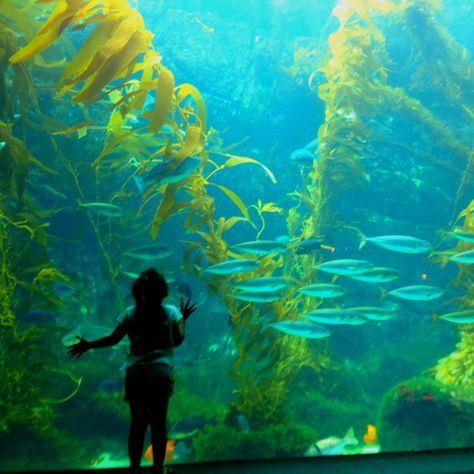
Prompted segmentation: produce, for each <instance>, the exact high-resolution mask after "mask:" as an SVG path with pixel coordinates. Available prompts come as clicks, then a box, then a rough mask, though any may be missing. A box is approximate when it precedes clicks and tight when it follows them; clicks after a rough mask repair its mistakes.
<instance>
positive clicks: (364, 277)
mask: <svg viewBox="0 0 474 474" xmlns="http://www.w3.org/2000/svg"><path fill="white" fill-rule="evenodd" d="M401 275H402V274H401V273H400V272H399V271H398V270H394V269H393V268H385V267H374V268H371V269H370V270H367V271H366V272H364V273H361V274H359V275H349V278H351V279H352V280H357V281H365V282H367V283H386V282H389V281H393V280H396V279H397V278H400V276H401Z"/></svg>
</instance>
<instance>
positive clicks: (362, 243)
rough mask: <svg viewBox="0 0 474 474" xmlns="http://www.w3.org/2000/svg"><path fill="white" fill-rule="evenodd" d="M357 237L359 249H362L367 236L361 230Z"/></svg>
mask: <svg viewBox="0 0 474 474" xmlns="http://www.w3.org/2000/svg"><path fill="white" fill-rule="evenodd" d="M359 238H360V242H359V250H362V249H363V248H364V246H365V244H366V243H367V237H366V236H365V235H364V234H363V233H362V232H359Z"/></svg>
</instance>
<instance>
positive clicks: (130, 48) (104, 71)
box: [72, 31, 149, 103]
mask: <svg viewBox="0 0 474 474" xmlns="http://www.w3.org/2000/svg"><path fill="white" fill-rule="evenodd" d="M148 43H149V36H148V35H147V34H146V33H144V32H141V31H135V32H134V33H133V34H132V36H131V38H130V40H129V42H128V43H127V45H126V46H125V47H124V48H123V49H122V50H121V51H118V52H117V53H116V54H115V55H113V56H112V57H110V58H109V60H108V61H106V63H105V64H104V65H103V66H102V67H101V68H100V69H99V70H98V71H97V73H96V74H95V75H94V76H93V77H92V79H90V80H88V81H87V82H86V84H85V86H84V88H83V89H82V91H81V92H80V93H79V94H78V95H76V96H75V97H74V98H73V99H72V100H73V102H76V103H77V102H82V101H87V102H88V103H90V102H92V101H93V100H94V99H95V97H96V96H97V95H98V94H99V93H100V92H101V91H102V89H103V88H104V87H105V86H106V85H107V84H108V83H109V82H110V81H112V80H113V79H114V78H115V76H116V75H117V74H119V73H120V72H121V71H123V70H124V69H125V68H126V67H128V66H129V65H130V63H132V62H133V61H135V59H136V57H137V56H138V55H139V54H140V53H141V52H142V51H143V50H144V49H145V48H146V47H147V45H148Z"/></svg>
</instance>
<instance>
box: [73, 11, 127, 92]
mask: <svg viewBox="0 0 474 474" xmlns="http://www.w3.org/2000/svg"><path fill="white" fill-rule="evenodd" d="M134 26H135V22H134V17H130V18H127V17H124V16H123V15H119V16H118V17H117V16H114V17H112V18H111V23H108V28H106V32H107V33H108V34H107V35H106V36H105V37H104V38H103V39H104V41H103V42H102V44H101V45H100V46H99V47H98V48H94V49H93V48H92V45H90V49H91V50H92V51H91V53H94V56H92V57H91V58H89V61H88V62H87V64H83V62H82V60H81V64H79V66H87V67H84V68H83V69H79V70H78V72H79V74H78V75H75V76H73V78H72V79H71V81H73V82H74V83H77V82H80V81H83V80H85V79H88V78H90V77H91V76H92V75H94V74H95V73H96V72H97V71H98V70H99V69H100V68H101V67H102V66H103V65H104V64H105V63H106V62H107V61H108V60H109V59H110V58H112V57H113V56H115V55H116V54H118V53H119V52H120V51H121V50H122V49H123V48H125V47H126V45H127V43H128V42H129V41H130V38H131V37H132V35H133V33H134V32H135V30H136V28H135V27H134ZM94 33H95V31H94ZM94 33H93V34H92V35H94ZM99 33H100V36H98V37H97V40H99V39H102V33H103V32H101V31H99ZM84 46H86V45H84ZM88 47H89V45H88Z"/></svg>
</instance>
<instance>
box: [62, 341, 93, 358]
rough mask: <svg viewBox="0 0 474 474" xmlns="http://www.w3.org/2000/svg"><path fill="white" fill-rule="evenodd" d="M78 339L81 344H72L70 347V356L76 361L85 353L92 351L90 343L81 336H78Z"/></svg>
mask: <svg viewBox="0 0 474 474" xmlns="http://www.w3.org/2000/svg"><path fill="white" fill-rule="evenodd" d="M76 338H77V339H79V342H77V343H76V344H72V345H71V346H68V349H69V350H68V351H67V353H68V355H69V356H70V357H75V358H76V359H79V357H81V355H82V354H84V352H87V351H88V350H89V349H90V346H89V342H88V341H86V340H85V339H83V338H82V337H81V336H76Z"/></svg>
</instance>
